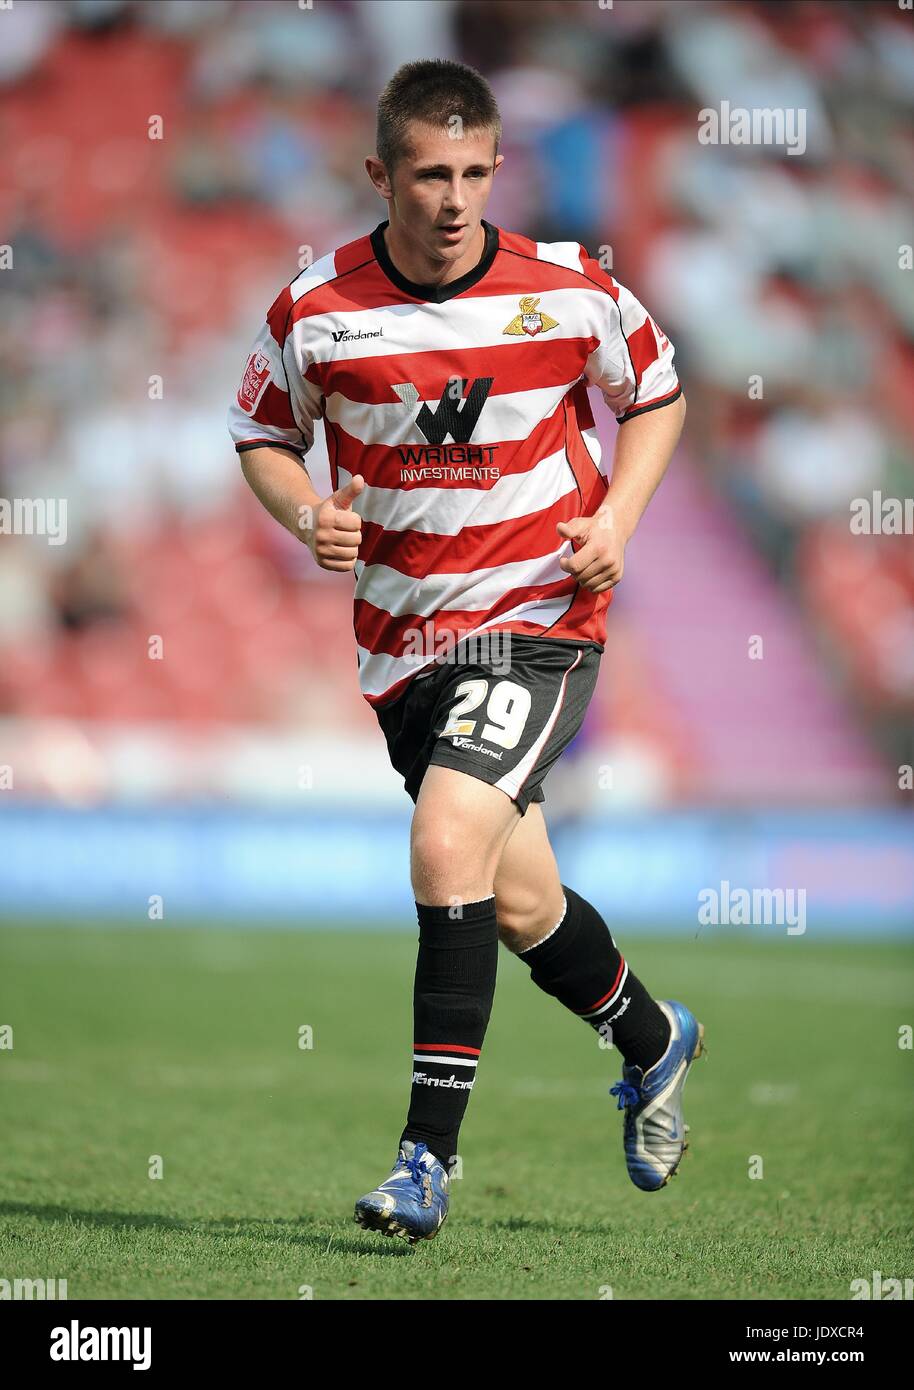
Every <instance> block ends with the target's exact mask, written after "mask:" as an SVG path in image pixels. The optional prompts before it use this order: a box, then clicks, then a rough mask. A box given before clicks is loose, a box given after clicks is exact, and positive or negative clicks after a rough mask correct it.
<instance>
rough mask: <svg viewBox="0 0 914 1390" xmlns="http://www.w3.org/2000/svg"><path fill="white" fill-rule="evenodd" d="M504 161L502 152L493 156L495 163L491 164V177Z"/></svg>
mask: <svg viewBox="0 0 914 1390" xmlns="http://www.w3.org/2000/svg"><path fill="white" fill-rule="evenodd" d="M504 162H505V157H504V155H503V154H497V155H496V156H495V163H494V165H493V166H492V177H493V178H494V177H495V175H496V174H497V173H498V171H499V169H500V168H501V166H502V165H503V164H504Z"/></svg>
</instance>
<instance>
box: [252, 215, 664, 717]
mask: <svg viewBox="0 0 914 1390" xmlns="http://www.w3.org/2000/svg"><path fill="white" fill-rule="evenodd" d="M386 227H387V223H386V222H384V223H381V225H380V226H379V227H377V228H376V229H375V230H374V232H372V233H371V235H369V236H363V237H360V238H358V240H356V241H353V242H350V243H349V244H348V245H347V246H343V247H341V248H340V249H339V250H337V251H335V252H332V253H331V254H330V255H327V256H324V257H323V258H322V259H321V260H318V261H316V262H315V263H314V264H313V265H311V266H310V267H309V268H308V269H307V270H304V271H302V273H301V274H300V275H299V276H298V277H297V278H296V279H295V280H293V282H292V284H291V285H289V286H288V288H287V289H284V290H283V291H282V293H281V294H280V295H279V297H278V298H277V300H276V301H275V303H274V304H273V306H272V307H271V309H270V311H269V313H268V315H267V321H266V324H265V325H264V327H263V329H262V331H261V333H260V336H259V338H258V339H257V341H256V343H255V344H254V348H253V351H252V353H251V355H250V357H249V359H248V362H247V366H246V367H245V370H244V375H243V378H242V382H241V386H240V387H239V390H238V394H237V397H236V399H235V401H234V402H233V404H232V408H231V411H230V416H229V428H230V430H231V434H232V437H233V439H234V441H235V446H236V448H237V449H238V450H239V451H242V450H245V449H252V448H256V447H257V446H259V445H264V444H270V445H274V446H277V445H278V446H280V447H284V448H287V449H291V450H292V451H293V452H294V453H295V454H297V455H298V456H299V457H301V455H302V454H304V453H306V451H307V450H308V449H309V448H310V447H311V444H312V442H313V439H314V422H315V420H317V419H318V418H319V417H322V418H323V420H324V427H325V430H326V437H327V450H328V455H329V459H330V467H331V475H332V479H333V486H334V488H337V487H340V486H342V485H343V484H344V483H346V482H347V481H348V480H349V479H350V478H352V477H353V476H354V475H355V474H357V473H360V474H362V476H363V477H364V479H365V483H366V486H365V488H364V490H363V491H362V493H361V494H360V495H359V497H358V498H357V499H356V501H355V503H354V504H353V506H354V510H355V511H357V512H358V513H359V514H360V516H361V518H362V543H361V546H360V549H359V559H358V561H357V563H356V566H355V581H356V583H355V604H354V628H355V635H356V642H357V646H358V657H359V679H360V683H361V688H362V693H363V694H364V696H365V698H366V700H368V702H369V703H370V704H371V705H373V706H380V705H383V704H386V703H387V702H389V701H390V700H393V699H395V698H396V697H397V696H398V695H399V694H400V693H401V692H402V690H403V689H404V688H405V686H406V684H407V682H408V681H409V680H411V679H412V678H413V677H414V676H415V675H416V674H418V672H419V671H421V670H422V669H423V667H427V666H429V665H431V663H432V662H434V661H435V660H436V658H437V659H440V657H441V653H442V640H443V642H444V644H445V646H446V645H447V644H448V643H452V642H455V641H457V640H458V639H459V638H461V637H465V636H467V635H469V634H470V633H479V632H483V631H487V632H490V631H499V632H512V633H517V634H523V635H525V636H541V637H550V638H556V637H559V638H566V639H570V640H572V641H579V642H593V643H596V644H597V645H600V646H602V643H603V642H604V641H605V638H606V626H605V615H606V609H607V607H608V605H609V603H610V600H611V598H612V590H611V589H610V590H607V591H606V592H605V593H603V594H594V593H591V592H590V591H589V590H588V589H585V588H582V587H581V586H579V585H578V584H577V583H576V581H575V580H574V578H572V577H571V576H570V575H568V574H566V573H565V571H564V570H562V569H561V568H560V567H559V560H560V558H561V557H562V556H563V555H567V554H569V553H571V543H570V542H569V541H567V540H563V539H562V537H561V536H559V534H558V532H557V530H556V526H557V523H558V522H560V521H569V520H571V519H572V518H573V517H578V516H591V515H592V514H593V513H594V512H595V511H596V509H597V507H598V506H599V505H600V503H601V502H602V500H603V498H604V496H605V494H606V490H607V487H608V482H607V476H606V470H605V467H604V464H603V461H602V459H601V450H600V445H599V442H598V439H597V435H596V431H595V429H594V419H593V414H592V412H591V408H590V401H589V399H588V395H587V387H588V385H589V384H593V385H595V386H598V387H599V388H600V389H601V391H602V393H603V397H604V399H605V400H606V403H607V405H608V406H609V408H610V409H611V410H612V411H613V412H614V414H615V415H616V417H617V419H618V420H619V422H620V423H621V422H624V421H627V420H631V419H632V418H633V417H634V416H636V415H640V414H643V413H644V412H645V411H648V410H655V409H657V408H658V407H660V406H665V405H668V404H670V403H671V402H672V401H674V400H676V398H677V397H678V396H679V395H680V386H679V382H678V381H677V379H676V374H675V371H674V368H673V348H672V346H671V344H670V342H669V341H668V339H667V338H666V336H665V335H664V333H663V332H662V331H661V330H660V329H659V328H658V327H657V325H656V323H655V322H654V321H653V319H652V318H651V317H650V315H649V314H648V313H647V312H646V311H645V309H644V308H642V306H641V304H639V302H638V300H637V299H636V298H635V297H634V295H632V294H631V293H630V292H629V291H628V290H627V289H626V288H625V287H624V286H623V285H620V284H619V283H618V282H617V281H616V280H614V279H613V277H612V276H611V275H608V274H607V273H606V272H605V271H604V270H603V269H602V268H601V267H600V265H599V264H598V262H596V261H595V260H592V259H591V258H590V257H589V256H588V254H587V252H586V251H585V250H584V248H583V247H582V246H580V245H579V244H578V243H577V242H553V243H551V244H545V243H539V242H535V241H531V240H529V238H527V237H524V236H520V235H518V234H517V233H515V232H507V231H504V230H503V229H502V228H499V227H495V226H493V225H491V224H490V223H488V222H483V228H484V231H485V236H486V242H485V250H484V253H483V256H482V259H481V260H480V262H479V264H478V265H477V266H476V267H475V269H473V270H472V271H470V272H469V273H468V274H466V275H464V276H462V277H461V278H460V279H459V280H453V281H451V283H450V284H447V285H440V286H434V285H418V284H414V283H412V282H410V281H409V280H407V279H405V278H404V276H403V275H401V274H400V272H399V271H398V270H397V268H396V266H395V265H394V264H393V262H392V261H391V259H390V256H389V254H388V252H387V247H386V245H385V241H384V231H385V228H386ZM417 634H422V635H423V636H422V640H421V641H418V642H417ZM429 639H431V640H429Z"/></svg>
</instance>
